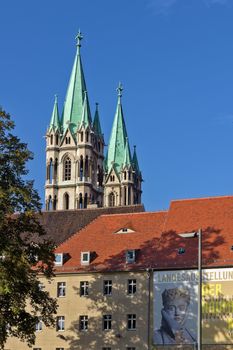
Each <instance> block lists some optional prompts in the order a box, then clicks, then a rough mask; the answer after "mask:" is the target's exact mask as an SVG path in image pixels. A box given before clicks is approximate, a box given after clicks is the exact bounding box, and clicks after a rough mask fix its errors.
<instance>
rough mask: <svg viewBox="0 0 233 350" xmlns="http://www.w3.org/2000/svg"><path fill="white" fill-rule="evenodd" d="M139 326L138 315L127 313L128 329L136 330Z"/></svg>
mask: <svg viewBox="0 0 233 350" xmlns="http://www.w3.org/2000/svg"><path fill="white" fill-rule="evenodd" d="M136 328H137V315H136V314H128V315H127V329H128V331H135V330H136Z"/></svg>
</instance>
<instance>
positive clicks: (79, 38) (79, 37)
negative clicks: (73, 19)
mask: <svg viewBox="0 0 233 350" xmlns="http://www.w3.org/2000/svg"><path fill="white" fill-rule="evenodd" d="M75 39H76V40H77V43H76V46H77V51H78V55H79V54H80V47H81V46H82V45H81V40H82V39H83V35H82V33H81V31H80V29H79V31H78V34H77V35H76V37H75Z"/></svg>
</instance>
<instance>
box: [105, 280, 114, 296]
mask: <svg viewBox="0 0 233 350" xmlns="http://www.w3.org/2000/svg"><path fill="white" fill-rule="evenodd" d="M104 295H112V281H111V280H106V281H104Z"/></svg>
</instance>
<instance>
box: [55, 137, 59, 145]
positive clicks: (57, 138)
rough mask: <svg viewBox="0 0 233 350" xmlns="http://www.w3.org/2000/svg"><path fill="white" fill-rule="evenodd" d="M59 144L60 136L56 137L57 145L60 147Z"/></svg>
mask: <svg viewBox="0 0 233 350" xmlns="http://www.w3.org/2000/svg"><path fill="white" fill-rule="evenodd" d="M58 142H59V136H58V135H56V145H58Z"/></svg>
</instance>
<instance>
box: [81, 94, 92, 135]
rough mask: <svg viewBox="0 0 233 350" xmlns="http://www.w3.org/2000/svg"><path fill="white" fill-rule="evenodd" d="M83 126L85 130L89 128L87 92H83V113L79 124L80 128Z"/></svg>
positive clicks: (89, 115) (89, 117) (89, 116)
mask: <svg viewBox="0 0 233 350" xmlns="http://www.w3.org/2000/svg"><path fill="white" fill-rule="evenodd" d="M81 126H84V127H85V128H86V127H87V126H89V127H90V126H91V114H90V108H89V103H88V96H87V91H84V102H83V111H82V119H81V123H80V127H81Z"/></svg>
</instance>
